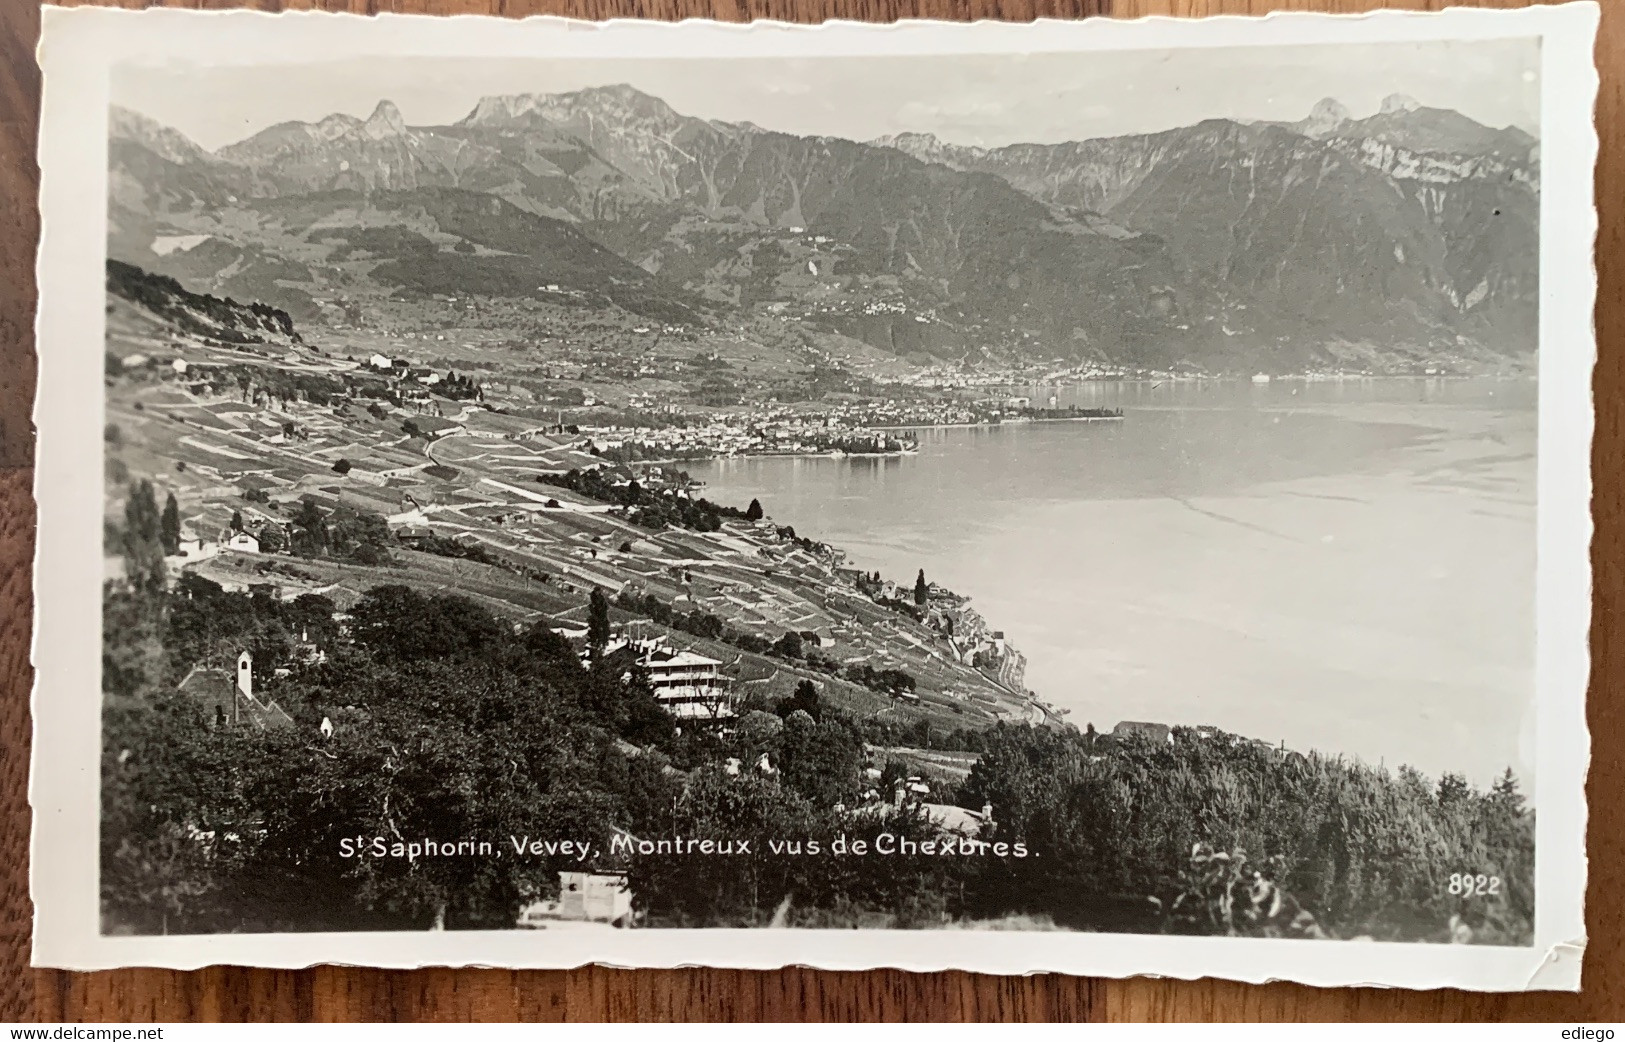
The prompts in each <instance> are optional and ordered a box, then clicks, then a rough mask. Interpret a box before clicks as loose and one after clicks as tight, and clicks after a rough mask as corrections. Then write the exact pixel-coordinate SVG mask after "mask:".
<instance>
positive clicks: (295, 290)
mask: <svg viewBox="0 0 1625 1042" xmlns="http://www.w3.org/2000/svg"><path fill="white" fill-rule="evenodd" d="M1597 18H1598V11H1597V8H1596V7H1595V5H1592V4H1571V5H1565V6H1560V7H1548V8H1541V9H1530V10H1518V11H1497V12H1480V11H1467V10H1452V11H1449V12H1446V13H1442V14H1431V15H1424V14H1399V13H1382V14H1376V15H1371V16H1364V17H1332V16H1321V15H1280V16H1271V17H1268V18H1256V19H1243V18H1222V19H1213V20H1207V21H1198V20H1176V19H1149V20H1143V21H1135V22H1114V21H1110V20H1106V19H1091V20H1086V21H1082V22H1071V23H1064V22H1044V23H1039V24H1025V25H1012V24H996V23H987V22H983V23H976V24H960V25H950V24H943V23H923V22H922V23H901V24H898V25H892V26H871V25H859V24H854V23H835V24H830V25H825V26H788V25H781V24H754V25H749V26H728V25H720V24H715V23H702V22H685V23H682V24H678V25H666V24H653V23H640V22H609V23H603V24H591V23H585V22H571V21H565V20H560V19H531V20H526V21H505V20H501V19H492V18H473V17H461V18H452V19H435V18H420V17H395V16H384V17H380V18H361V17H352V16H333V15H321V14H308V13H307V14H290V15H281V16H271V15H266V14H261V13H254V12H230V13H212V14H203V13H197V12H190V11H158V10H149V11H144V12H130V11H111V10H89V9H77V10H72V11H63V10H57V9H47V11H46V16H45V32H44V40H43V43H42V44H41V47H40V60H41V64H42V66H43V68H44V73H45V94H44V98H45V100H44V117H43V126H42V130H41V145H40V147H41V165H42V171H43V189H42V208H43V214H44V228H45V231H44V239H43V244H42V247H41V255H40V269H39V271H40V287H41V301H40V317H39V352H40V374H41V375H40V395H39V402H38V408H37V414H36V419H37V422H38V426H39V435H40V442H39V445H40V448H39V468H38V475H39V477H38V498H39V504H40V513H41V519H40V538H39V558H38V571H37V579H36V584H37V597H38V605H39V614H38V623H37V625H38V630H37V640H36V647H35V661H36V663H37V665H38V671H39V672H38V686H37V688H36V691H35V696H34V697H35V701H34V713H35V721H36V728H37V730H36V736H35V745H34V761H33V787H32V798H33V805H34V812H35V819H34V820H35V825H34V827H35V832H34V846H33V866H32V868H33V895H34V900H35V902H36V905H37V909H38V919H37V925H36V929H35V960H36V962H37V963H39V964H42V965H49V966H64V967H73V968H96V967H109V966H126V965H141V966H154V965H156V966H173V967H195V966H200V965H205V964H210V963H246V964H255V965H265V966H304V965H309V964H312V963H319V962H339V963H355V964H370V965H378V966H420V965H452V966H462V965H497V966H513V967H560V966H575V965H580V964H583V963H588V962H595V961H596V962H605V963H610V964H615V965H623V966H677V965H686V964H709V965H719V966H741V967H777V966H782V965H786V964H809V965H814V966H820V967H830V968H868V967H875V966H898V967H905V968H909V969H917V970H932V969H941V968H950V967H951V968H961V969H970V970H981V971H990V972H1005V973H1026V972H1035V971H1064V972H1070V973H1081V974H1097V975H1111V976H1123V975H1129V974H1142V973H1147V974H1159V975H1165V976H1176V977H1196V976H1203V975H1213V976H1223V977H1231V978H1237V979H1241V980H1251V981H1262V980H1269V979H1279V978H1286V979H1292V980H1299V981H1305V982H1309V983H1314V984H1332V985H1337V984H1367V983H1374V984H1385V985H1396V986H1410V987H1436V986H1447V985H1448V986H1459V987H1466V988H1479V989H1495V990H1512V989H1526V988H1549V989H1564V988H1575V987H1577V986H1578V981H1579V965H1580V957H1581V954H1582V953H1583V951H1584V946H1585V928H1584V921H1583V915H1582V904H1583V894H1584V888H1585V874H1586V865H1585V851H1584V820H1585V804H1584V780H1585V773H1586V767H1587V759H1588V750H1589V743H1588V737H1587V733H1586V728H1585V712H1584V708H1585V706H1584V700H1585V687H1586V681H1587V676H1588V656H1587V648H1586V632H1587V626H1588V620H1589V610H1590V581H1591V580H1590V570H1589V564H1588V549H1587V548H1588V544H1589V541H1590V535H1591V522H1590V515H1589V512H1588V511H1589V497H1590V478H1589V448H1590V438H1591V427H1592V409H1591V400H1590V382H1591V367H1592V362H1593V357H1594V351H1595V348H1594V340H1593V335H1592V324H1591V309H1592V303H1593V297H1594V294H1595V277H1594V272H1593V267H1592V260H1591V257H1592V240H1593V236H1594V232H1595V219H1594V212H1593V207H1592V166H1593V163H1594V160H1595V154H1596V138H1595V135H1594V132H1593V128H1592V103H1593V98H1594V96H1595V92H1596V86H1597V80H1596V75H1595V72H1594V68H1593V64H1592V57H1591V47H1592V39H1593V36H1594V33H1595V29H1596V23H1597Z"/></svg>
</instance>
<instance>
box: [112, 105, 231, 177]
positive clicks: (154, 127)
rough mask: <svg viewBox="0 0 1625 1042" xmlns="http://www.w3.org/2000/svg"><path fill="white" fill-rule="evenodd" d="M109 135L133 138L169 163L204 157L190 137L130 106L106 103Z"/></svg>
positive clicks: (118, 137) (202, 159) (205, 157)
mask: <svg viewBox="0 0 1625 1042" xmlns="http://www.w3.org/2000/svg"><path fill="white" fill-rule="evenodd" d="M107 133H108V136H109V137H110V138H114V139H120V138H122V139H124V140H127V141H134V142H136V143H137V144H140V145H141V146H143V147H144V148H146V149H148V150H149V151H151V152H153V153H155V154H157V155H160V156H162V157H164V158H165V159H167V160H169V161H170V162H172V163H191V162H200V161H207V159H208V153H206V152H205V151H204V150H203V148H202V147H201V146H199V145H198V144H197V143H196V142H194V141H193V140H192V139H191V138H189V137H187V136H186V135H185V134H182V133H181V132H180V131H178V130H175V129H173V128H171V127H166V126H164V125H163V124H162V123H160V122H158V121H157V120H155V119H153V118H152V117H150V116H145V115H142V114H141V113H139V112H136V111H134V110H133V109H127V108H122V107H120V106H118V105H113V106H110V107H109V109H108V113H107Z"/></svg>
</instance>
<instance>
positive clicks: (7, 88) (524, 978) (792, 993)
mask: <svg viewBox="0 0 1625 1042" xmlns="http://www.w3.org/2000/svg"><path fill="white" fill-rule="evenodd" d="M1461 3H1471V0H1395V2H1392V3H1390V4H1388V5H1387V6H1391V7H1405V8H1412V9H1429V8H1440V7H1445V6H1454V5H1456V4H1461ZM117 6H123V7H150V6H158V5H157V4H154V3H149V2H146V0H121V2H120V3H118V5H117ZM170 6H175V7H193V8H225V7H233V6H249V7H256V8H259V9H261V10H278V9H282V8H284V7H286V8H288V9H309V8H320V9H326V10H332V11H350V12H354V13H361V14H375V13H378V12H381V11H394V12H401V13H422V14H469V13H478V14H496V15H503V16H507V17H522V16H525V15H531V14H567V15H573V16H576V17H582V18H605V17H612V16H620V17H645V18H664V19H672V18H681V17H710V18H718V19H726V20H735V21H737V20H745V19H750V18H775V19H781V20H786V21H818V20H820V19H824V18H836V17H839V18H851V19H862V20H870V21H890V20H893V19H898V18H919V17H930V18H947V19H971V18H996V19H1004V20H1014V21H1020V20H1027V19H1031V18H1035V17H1068V18H1080V17H1087V16H1101V15H1105V16H1115V17H1138V16H1142V15H1150V14H1177V15H1190V16H1198V15H1208V14H1262V13H1265V12H1267V11H1270V10H1273V9H1292V10H1322V11H1337V12H1351V11H1364V10H1369V9H1371V8H1373V7H1377V6H1381V5H1379V4H1376V3H1370V2H1366V0H1318V2H1317V0H1073V2H1062V0H1055V2H1034V0H782V2H769V0H571V2H564V3H557V2H542V0H289V2H288V3H286V4H283V3H280V2H278V0H252V2H249V3H245V4H232V3H227V2H214V0H201V2H199V0H193V2H187V0H173V2H171V4H170ZM1478 6H1501V7H1517V6H1523V4H1522V3H1521V2H1519V0H1491V2H1481V3H1479V4H1478ZM38 31H39V12H38V8H37V7H36V6H35V4H34V0H0V350H3V351H4V358H3V363H4V364H3V367H0V467H3V468H5V469H0V688H3V690H4V692H5V697H4V700H3V701H0V814H3V815H4V830H3V831H0V1020H5V1021H46V1022H51V1021H96V1020H161V1021H191V1020H244V1019H256V1020H268V1019H275V1020H320V1021H349V1020H433V1021H455V1020H475V1019H479V1020H502V1021H507V1020H527V1021H528V1020H534V1021H581V1020H659V1021H664V1020H768V1021H780V1020H833V1021H844V1020H857V1019H865V1020H973V1021H1008V1020H1069V1021H1116V1020H1234V1019H1244V1020H1346V1019H1349V1020H1395V1019H1406V1020H1469V1021H1476V1020H1556V1021H1567V1022H1575V1021H1593V1022H1594V1021H1599V1020H1606V1021H1619V1020H1625V981H1622V980H1621V979H1620V977H1621V974H1620V971H1621V969H1622V968H1625V933H1622V930H1621V926H1620V924H1621V921H1622V920H1625V878H1622V875H1625V874H1622V871H1621V864H1622V862H1625V856H1622V855H1625V801H1621V800H1620V799H1619V795H1618V794H1619V793H1620V792H1621V791H1622V789H1625V703H1622V700H1620V699H1619V698H1618V697H1617V696H1616V693H1617V691H1618V690H1619V689H1620V686H1621V683H1622V682H1625V672H1622V671H1621V670H1622V666H1621V665H1620V663H1619V660H1618V658H1617V655H1618V654H1619V649H1620V647H1621V645H1620V609H1621V604H1620V590H1621V581H1622V574H1621V570H1622V566H1625V546H1622V545H1621V538H1622V526H1621V495H1620V484H1619V481H1620V477H1621V450H1622V443H1621V432H1620V425H1621V406H1620V402H1621V399H1622V396H1625V374H1622V372H1621V369H1622V363H1625V355H1622V352H1621V350H1620V345H1621V342H1622V339H1625V299H1622V298H1625V293H1622V283H1621V277H1620V276H1621V272H1622V266H1625V241H1622V236H1625V151H1622V150H1625V135H1622V133H1621V129H1622V128H1621V122H1620V121H1621V118H1622V117H1625V105H1622V100H1625V99H1622V90H1625V4H1616V3H1615V2H1614V0H1607V2H1605V3H1604V14H1603V19H1602V32H1601V36H1600V38H1599V43H1598V64H1599V67H1600V68H1601V70H1602V94H1601V96H1600V98H1599V103H1598V121H1599V129H1600V131H1601V136H1602V151H1601V162H1600V164H1599V167H1598V171H1597V173H1598V180H1597V196H1598V200H1599V215H1600V220H1601V230H1600V233H1599V240H1598V251H1599V255H1598V275H1599V280H1600V286H1599V296H1598V307H1597V331H1598V340H1599V346H1600V358H1599V362H1598V366H1597V370H1596V384H1595V393H1596V398H1597V429H1596V442H1595V447H1594V449H1593V461H1592V462H1593V466H1594V473H1595V477H1596V492H1595V497H1594V502H1593V512H1594V517H1595V521H1596V535H1595V539H1594V542H1593V546H1592V560H1593V565H1594V568H1595V585H1596V594H1595V611H1594V616H1593V623H1592V631H1591V642H1592V655H1593V662H1594V672H1593V680H1592V685H1591V693H1592V697H1591V700H1590V713H1589V718H1590V726H1591V734H1592V739H1593V750H1592V767H1591V775H1590V781H1589V786H1588V795H1589V798H1590V804H1591V819H1590V826H1589V836H1588V842H1589V849H1590V852H1591V858H1590V872H1591V878H1590V889H1589V893H1588V900H1587V919H1588V926H1589V933H1590V938H1591V943H1590V948H1589V950H1588V951H1587V953H1586V961H1585V979H1586V987H1585V990H1584V992H1583V993H1581V994H1580V995H1577V996H1575V995H1562V994H1534V995H1512V996H1501V995H1474V994H1469V993H1462V992H1453V991H1432V992H1408V991H1397V990H1392V991H1385V990H1380V989H1343V990H1326V989H1316V988H1306V987H1301V986H1298V985H1292V984H1272V985H1267V986H1262V987H1255V986H1248V985H1240V984H1230V983H1225V982H1220V981H1211V980H1203V981H1195V982H1179V981H1164V980H1149V979H1137V980H1130V981H1109V980H1092V979H1084V978H1077V977H1064V976H1056V975H1049V976H1035V977H992V976H983V975H976V974H966V973H938V974H910V973H903V972H900V971H876V972H871V973H822V972H817V971H812V970H806V969H787V970H784V971H781V972H775V973H761V972H743V971H730V970H682V971H637V972H632V971H622V970H606V969H600V968H595V967H591V968H585V969H580V970H573V971H568V972H534V971H527V972H509V971H505V970H474V971H466V970H465V971H449V970H421V971H416V972H400V971H382V970H366V969H348V968H338V967H320V968H316V969H311V970H304V971H272V970H249V969H242V968H233V967H217V968H213V969H208V970H202V971H198V972H195V973H176V972H170V971H165V970H121V971H114V972H105V973H65V972H60V971H54V970H32V969H29V968H28V945H29V929H30V920H31V917H32V907H31V905H30V903H29V899H28V878H27V849H28V829H29V818H28V803H27V760H28V745H29V734H30V727H31V724H30V717H29V708H28V699H29V688H30V684H31V681H32V673H31V671H30V668H29V659H28V651H29V639H30V628H31V609H32V591H31V586H30V570H31V564H32V560H33V532H34V505H33V498H32V495H31V488H32V483H33V471H32V468H31V462H32V458H33V443H32V431H31V427H30V422H29V421H30V414H31V411H32V400H33V371H34V367H33V352H32V323H33V263H34V247H35V242H36V238H37V234H38V221H37V215H36V212H35V199H36V193H37V189H38V177H37V170H36V167H35V163H34V137H35V127H36V123H37V120H38V112H39V75H38V72H37V71H36V69H35V67H34V63H33V60H32V50H33V47H34V43H35V41H36V39H37V36H38ZM42 581H47V582H48V581H49V577H48V576H47V577H44V579H43V580H42ZM50 695H51V693H50V692H45V693H44V694H43V696H42V697H47V698H48V697H50Z"/></svg>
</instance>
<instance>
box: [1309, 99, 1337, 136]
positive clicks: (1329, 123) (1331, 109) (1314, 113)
mask: <svg viewBox="0 0 1625 1042" xmlns="http://www.w3.org/2000/svg"><path fill="white" fill-rule="evenodd" d="M1349 119H1350V114H1349V110H1348V106H1347V105H1344V104H1343V103H1342V102H1341V101H1338V100H1337V99H1336V98H1321V99H1320V100H1319V101H1317V102H1315V107H1314V108H1312V109H1310V110H1309V118H1308V119H1305V120H1303V121H1302V122H1300V123H1299V124H1298V129H1299V130H1300V131H1301V132H1302V133H1304V134H1305V135H1307V136H1308V137H1324V136H1325V135H1327V134H1330V133H1331V132H1332V131H1334V130H1336V129H1337V128H1338V127H1341V126H1342V125H1343V124H1345V123H1347V122H1348V121H1349Z"/></svg>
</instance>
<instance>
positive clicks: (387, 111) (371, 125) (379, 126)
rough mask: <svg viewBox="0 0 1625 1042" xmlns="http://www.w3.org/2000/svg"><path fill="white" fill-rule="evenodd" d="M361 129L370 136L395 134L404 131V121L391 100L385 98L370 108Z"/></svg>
mask: <svg viewBox="0 0 1625 1042" xmlns="http://www.w3.org/2000/svg"><path fill="white" fill-rule="evenodd" d="M362 129H363V130H364V131H366V132H367V133H368V134H369V135H371V136H372V137H375V138H377V137H388V136H391V135H395V134H404V133H406V121H405V120H404V119H402V118H401V110H400V109H399V108H397V107H396V106H395V103H394V102H393V101H390V100H388V99H385V100H383V101H380V102H379V103H378V107H377V108H375V109H373V110H372V115H370V116H368V117H367V122H366V123H364V124H362Z"/></svg>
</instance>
